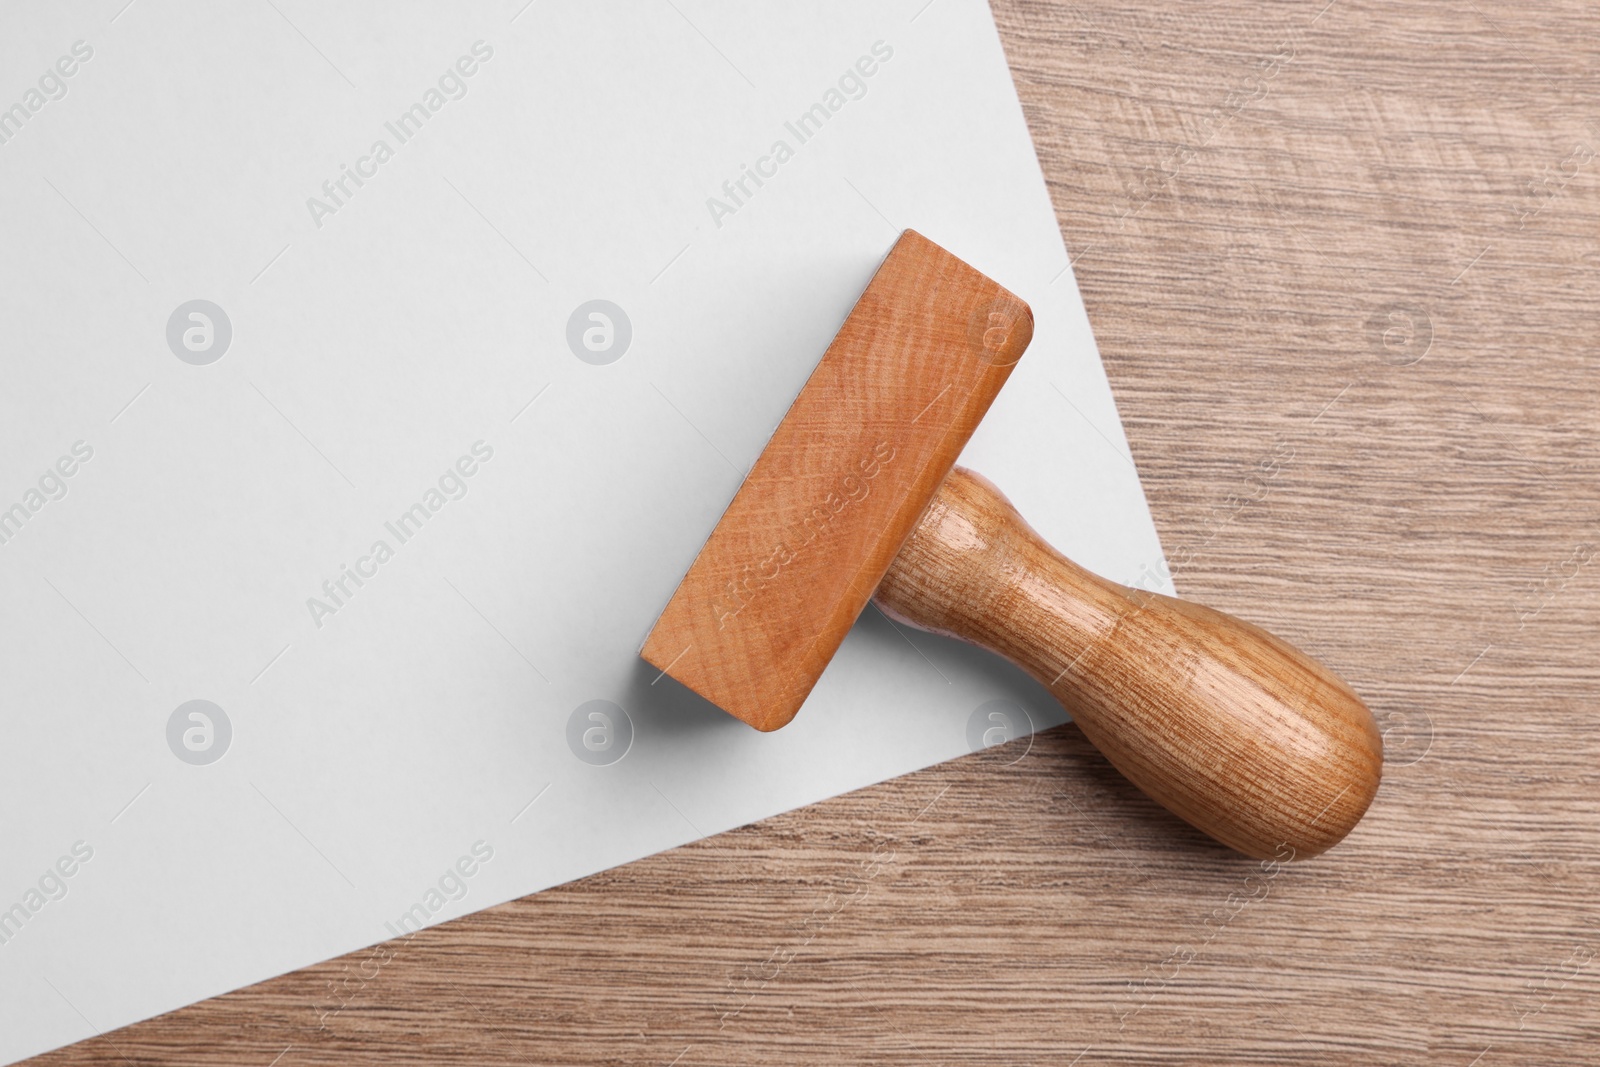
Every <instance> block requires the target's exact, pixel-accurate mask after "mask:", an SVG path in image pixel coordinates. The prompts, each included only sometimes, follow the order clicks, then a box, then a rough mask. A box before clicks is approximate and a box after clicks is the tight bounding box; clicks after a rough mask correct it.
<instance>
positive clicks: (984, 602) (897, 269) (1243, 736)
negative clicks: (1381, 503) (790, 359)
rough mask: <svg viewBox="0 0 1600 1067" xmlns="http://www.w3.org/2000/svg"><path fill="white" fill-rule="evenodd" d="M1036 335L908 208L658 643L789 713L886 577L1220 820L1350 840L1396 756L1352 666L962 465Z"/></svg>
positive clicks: (1299, 851) (1258, 847) (923, 616)
mask: <svg viewBox="0 0 1600 1067" xmlns="http://www.w3.org/2000/svg"><path fill="white" fill-rule="evenodd" d="M1032 336H1033V314H1032V312H1031V311H1030V310H1029V308H1028V306H1027V304H1025V303H1023V301H1022V300H1020V299H1018V298H1017V297H1016V296H1014V295H1012V294H1011V293H1009V292H1007V291H1006V290H1005V289H1003V288H1001V287H1000V286H999V285H997V284H995V283H994V282H992V281H990V280H989V279H988V278H986V277H985V276H984V275H982V274H981V273H979V272H978V271H977V270H975V269H973V268H972V267H970V266H968V265H967V264H966V263H964V262H962V261H961V260H960V259H957V258H956V257H955V256H953V255H951V254H950V253H949V252H946V251H945V250H944V249H942V248H940V247H939V246H938V245H935V244H934V243H933V242H931V241H929V240H928V239H927V238H925V237H922V236H921V235H920V234H917V233H915V232H913V231H910V230H907V231H906V232H905V233H904V234H903V235H902V236H901V237H900V240H899V241H898V242H896V244H895V246H894V248H893V249H892V250H891V251H890V253H889V255H888V258H886V259H885V260H884V262H883V265H882V266H881V267H880V268H879V269H878V272H877V273H876V274H875V275H874V276H873V278H872V282H871V284H869V285H868V286H867V289H866V292H865V293H863V294H862V296H861V299H860V300H859V301H858V302H857V303H856V306H855V308H854V310H852V311H851V312H850V316H849V318H847V319H846V320H845V323H844V325H843V327H841V328H840V330H839V333H838V335H837V336H836V337H835V338H834V340H833V343H832V344H831V345H829V346H828V351H827V353H826V354H825V355H824V356H823V358H822V362H821V363H820V364H819V365H818V366H817V369H816V370H815V371H814V372H813V373H812V375H811V377H810V378H809V379H808V380H807V382H806V384H805V387H804V388H803V389H802V390H801V391H800V395H799V396H798V397H797V398H796V399H795V402H794V404H793V406H791V407H790V408H789V412H788V414H787V415H785V416H784V419H783V421H782V423H780V424H779V426H778V429H777V430H776V431H775V432H774V433H773V435H772V439H771V440H770V441H769V442H768V443H767V447H766V449H765V450H764V451H763V452H762V454H761V456H760V458H759V459H757V461H756V464H755V466H754V467H753V468H752V469H751V471H750V474H749V477H747V478H746V479H745V481H744V484H743V485H742V486H740V488H739V491H738V493H737V495H735V496H734V498H733V503H731V504H730V505H729V506H728V510H727V511H726V512H724V513H723V516H722V519H721V520H720V521H719V522H718V523H717V526H716V528H715V529H714V530H713V531H712V532H711V537H710V539H709V540H707V541H706V543H705V546H704V547H703V548H702V549H701V550H700V554H699V556H698V557H696V559H695V561H694V564H693V565H692V566H691V567H690V568H689V573H688V574H687V575H686V576H685V577H684V579H683V582H682V584H680V585H679V586H678V589H677V591H676V592H675V593H674V594H673V596H672V599H671V601H670V602H669V603H668V604H667V607H666V610H665V611H663V612H662V614H661V617H660V618H659V619H657V620H656V624H655V627H654V628H653V629H652V630H651V631H650V636H649V637H648V638H647V639H646V641H645V644H644V648H643V649H642V650H641V652H640V655H642V656H643V657H644V659H645V660H647V661H648V662H650V663H651V664H653V665H655V666H656V667H658V668H660V669H661V670H662V671H664V672H665V673H667V674H670V675H671V676H672V677H673V678H676V679H677V680H678V681H679V682H682V683H683V684H684V685H685V686H687V687H688V688H690V689H692V690H694V691H695V692H696V693H698V694H700V695H701V696H703V697H705V698H706V699H707V700H709V701H711V702H712V703H714V704H716V705H718V706H719V707H721V708H723V709H724V710H726V711H728V712H730V713H731V714H733V715H735V716H737V717H738V718H740V719H743V720H744V721H745V722H747V723H749V724H750V725H752V726H754V727H756V728H757V729H759V730H776V729H777V728H778V727H780V726H783V725H784V724H786V723H787V722H789V720H791V719H792V718H794V716H795V713H796V712H797V711H799V710H800V705H801V704H802V703H803V702H804V701H805V699H806V696H807V694H809V693H810V692H811V688H812V686H813V685H815V684H816V681H817V678H818V677H819V676H820V675H821V674H822V670H823V668H824V667H825V666H827V663H828V661H829V660H830V659H831V658H832V657H833V654H834V651H835V650H836V649H837V648H838V647H839V644H840V642H841V641H843V640H844V635H845V633H846V632H847V631H848V630H849V628H850V626H851V624H852V623H854V622H855V619H856V616H857V615H858V614H860V612H861V611H862V610H863V609H864V608H865V607H866V604H867V600H868V598H872V597H875V598H876V600H877V603H878V605H879V606H880V607H882V608H883V610H884V611H885V612H887V613H888V614H889V615H891V616H893V617H894V618H896V619H899V620H901V621H903V622H906V623H909V624H911V625H912V626H916V627H920V628H921V629H924V630H932V631H933V632H935V633H942V634H948V635H951V636H954V637H959V638H962V639H963V640H966V641H971V642H973V643H975V644H978V645H981V646H983V647H985V648H988V649H990V650H992V651H994V652H997V653H999V654H1000V655H1002V656H1005V657H1006V658H1007V659H1009V660H1011V661H1012V662H1014V663H1016V664H1017V665H1018V666H1020V667H1022V668H1023V669H1024V670H1026V671H1027V672H1028V673H1029V674H1031V675H1033V677H1035V678H1037V679H1038V680H1039V681H1040V682H1041V683H1043V684H1044V685H1045V686H1046V687H1047V688H1048V689H1049V690H1050V692H1051V693H1052V694H1053V695H1054V696H1055V697H1056V699H1058V700H1059V701H1061V703H1062V704H1063V705H1065V707H1066V708H1067V710H1068V711H1069V712H1070V713H1071V714H1072V718H1073V721H1074V722H1076V723H1077V725H1078V727H1079V728H1080V729H1081V730H1082V731H1083V732H1084V734H1085V735H1086V736H1087V737H1088V738H1089V740H1090V741H1092V742H1093V743H1094V744H1095V746H1096V747H1098V748H1099V749H1100V751H1101V752H1103V753H1104V754H1105V756H1106V758H1107V759H1109V760H1110V761H1111V762H1112V763H1113V764H1114V765H1115V766H1116V767H1117V768H1118V770H1120V771H1121V772H1122V773H1123V774H1125V775H1126V776H1127V777H1128V778H1129V779H1131V780H1132V781H1133V782H1134V784H1136V785H1138V786H1139V787H1140V788H1141V789H1143V790H1144V791H1145V792H1146V793H1148V794H1149V795H1150V796H1151V797H1153V798H1154V799H1155V800H1157V801H1159V802H1160V803H1161V804H1163V805H1165V806H1166V807H1167V808H1169V809H1170V810H1171V811H1173V812H1174V813H1176V814H1177V815H1179V816H1180V817H1182V818H1184V819H1186V820H1187V821H1189V822H1190V823H1192V824H1193V825H1195V826H1197V827H1199V828H1200V829H1201V830H1204V831H1205V832H1206V833H1208V834H1210V835H1211V836H1213V837H1215V838H1216V839H1217V840H1219V841H1221V842H1223V843H1224V844H1227V845H1230V846H1232V847H1233V848H1236V849H1238V850H1239V851H1241V852H1244V853H1246V854H1248V855H1251V856H1255V857H1261V858H1265V857H1271V856H1276V857H1278V858H1284V857H1285V856H1293V857H1299V858H1303V857H1307V856H1313V855H1316V854H1317V853H1319V852H1322V851H1323V850H1325V849H1327V848H1329V847H1331V846H1332V845H1334V844H1336V843H1337V842H1338V841H1339V840H1340V839H1342V838H1343V837H1344V836H1345V834H1347V833H1348V832H1349V831H1350V829H1351V828H1352V827H1353V826H1355V824H1356V822H1357V821H1358V820H1359V819H1360V818H1361V816H1362V814H1363V813H1364V812H1365V811H1366V810H1367V806H1368V805H1369V804H1370V803H1371V802H1372V798H1373V795H1374V794H1375V793H1376V792H1377V789H1378V780H1379V777H1380V775H1381V771H1382V763H1383V741H1382V738H1381V737H1380V735H1379V733H1378V729H1377V726H1376V724H1375V723H1374V722H1373V719H1372V713H1371V712H1370V711H1368V710H1367V707H1366V705H1364V704H1363V703H1362V702H1361V699H1360V698H1359V697H1357V696H1356V694H1355V693H1354V692H1352V691H1351V689H1350V687H1349V686H1347V685H1345V683H1344V682H1342V681H1340V680H1339V679H1338V678H1337V677H1336V676H1335V675H1334V674H1333V672H1331V671H1329V670H1328V669H1327V668H1326V667H1324V666H1322V665H1321V664H1319V663H1317V662H1316V661H1314V660H1312V659H1311V658H1309V657H1308V656H1306V655H1305V654H1303V653H1301V652H1300V651H1298V650H1297V649H1295V648H1293V647H1291V646H1290V645H1288V644H1286V643H1285V642H1283V641H1280V640H1279V639H1278V638H1276V637H1273V636H1272V635H1271V634H1269V633H1266V632H1265V631H1263V630H1260V629H1257V628H1256V627H1254V626H1252V625H1250V624H1249V623H1247V622H1242V621H1240V620H1239V619H1236V618H1233V617H1232V616H1230V615H1225V614H1223V613H1221V612H1218V611H1213V610H1211V609H1210V608H1205V607H1201V606H1200V605H1197V604H1192V603H1189V602H1188V601H1184V600H1177V599H1174V598H1172V597H1167V596H1162V595H1160V594H1157V593H1150V592H1147V591H1144V590H1140V589H1130V588H1126V587H1124V586H1120V585H1117V584H1115V583H1112V582H1109V581H1106V580H1105V579H1103V578H1099V577H1097V576H1095V575H1093V574H1090V573H1089V572H1087V571H1085V570H1083V569H1082V568H1080V567H1078V566H1077V565H1075V564H1074V563H1072V562H1071V561H1069V560H1067V559H1066V558H1065V557H1063V556H1062V555H1061V554H1060V553H1059V552H1057V551H1055V549H1053V548H1051V547H1050V546H1049V545H1048V544H1046V543H1045V542H1044V541H1043V540H1041V539H1040V537H1039V536H1038V534H1036V533H1034V531H1033V530H1032V529H1031V528H1029V526H1028V525H1027V524H1026V523H1025V522H1024V521H1023V520H1022V517H1021V516H1020V515H1018V514H1017V512H1016V510H1015V509H1014V508H1012V506H1011V504H1010V502H1008V501H1007V500H1006V498H1005V497H1003V496H1001V495H1000V493H999V491H998V490H996V489H995V487H994V486H993V485H991V484H990V483H989V482H988V481H986V480H985V479H984V478H982V477H980V476H979V475H977V474H974V473H972V472H971V471H968V470H965V469H963V468H961V467H955V466H954V464H955V460H956V457H957V456H958V455H959V454H960V452H961V449H962V446H964V445H965V444H966V442H967V439H968V438H969V437H970V436H971V435H972V431H973V430H974V429H975V428H976V427H977V425H978V421H979V420H980V419H982V418H983V415H984V412H986V411H987V410H988V408H989V404H990V402H991V401H993V399H994V397H995V395H996V394H997V393H998V392H999V390H1000V387H1001V386H1002V385H1003V384H1004V383H1005V380H1006V378H1007V376H1008V375H1009V374H1010V373H1011V368H1012V366H1013V365H1014V364H1015V363H1016V362H1017V360H1018V359H1019V358H1020V357H1021V355H1022V353H1023V350H1024V349H1025V348H1027V346H1028V342H1029V341H1030V340H1031V339H1032Z"/></svg>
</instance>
